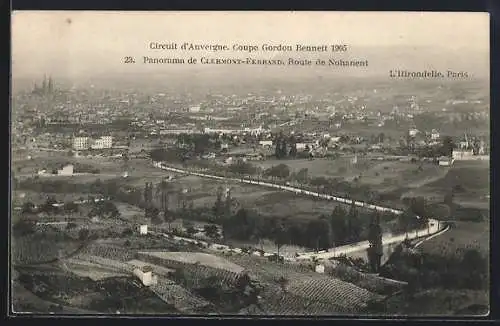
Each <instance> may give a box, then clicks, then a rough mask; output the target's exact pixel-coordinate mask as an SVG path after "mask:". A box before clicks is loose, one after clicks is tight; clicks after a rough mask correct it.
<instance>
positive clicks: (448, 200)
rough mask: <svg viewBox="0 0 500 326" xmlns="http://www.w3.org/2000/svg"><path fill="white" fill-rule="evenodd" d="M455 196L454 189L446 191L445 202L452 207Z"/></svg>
mask: <svg viewBox="0 0 500 326" xmlns="http://www.w3.org/2000/svg"><path fill="white" fill-rule="evenodd" d="M453 197H454V193H453V190H450V191H448V192H447V193H446V195H444V199H443V202H444V203H445V204H446V205H448V206H450V207H451V206H452V205H453Z"/></svg>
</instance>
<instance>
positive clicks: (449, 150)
mask: <svg viewBox="0 0 500 326" xmlns="http://www.w3.org/2000/svg"><path fill="white" fill-rule="evenodd" d="M454 147H455V144H454V142H453V138H451V137H450V136H445V137H443V142H442V146H441V155H443V156H449V157H451V156H452V154H453V148H454Z"/></svg>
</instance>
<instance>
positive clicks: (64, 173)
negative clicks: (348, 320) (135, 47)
mask: <svg viewBox="0 0 500 326" xmlns="http://www.w3.org/2000/svg"><path fill="white" fill-rule="evenodd" d="M18 15H19V17H17V18H15V19H14V25H13V26H14V28H13V35H14V37H13V40H16V34H15V31H16V25H15V24H16V19H19V24H21V22H23V20H21V18H22V15H21V14H18ZM33 15H35V14H33ZM38 15H42V14H38ZM44 15H46V16H44V17H45V19H47V20H48V18H47V17H49V16H50V15H56V14H55V13H52V14H51V13H46V14H44ZM88 15H92V14H88ZM462 15H466V14H462ZM33 17H34V16H33ZM57 17H60V18H61V19H66V20H68V19H69V18H65V17H66V16H65V15H63V14H60V16H57ZM25 18H26V19H27V18H29V16H28V15H27V16H26V17H25ZM471 18H472V17H471ZM30 19H33V21H35V20H36V19H34V18H30ZM37 19H38V18H37ZM57 19H59V18H57ZM79 19H84V16H83V15H82V16H80V15H76V18H75V17H73V18H72V21H73V23H71V24H76V23H77V21H78V20H79ZM129 19H130V20H131V19H132V18H130V17H129ZM185 19H187V17H185ZM55 20H56V19H55V16H54V19H52V20H51V21H55ZM471 20H472V19H471ZM96 21H97V18H96ZM190 21H192V20H190ZM24 22H25V21H24ZM115 23H116V22H115ZM33 24H34V23H33ZM54 24H55V23H54ZM67 24H69V23H67ZM96 24H97V23H96ZM116 24H118V23H116ZM284 24H285V23H284ZM25 26H27V25H25ZM18 28H19V29H20V28H21V27H18ZM23 28H28V27H23ZM459 32H460V31H457V33H459ZM20 33H21V32H18V34H17V35H21V34H20ZM23 33H24V32H23ZM51 33H53V30H51ZM61 33H62V34H63V32H61ZM23 35H25V34H23ZM61 37H62V36H61ZM19 39H20V38H19ZM19 42H20V43H18V45H16V43H15V42H14V47H13V50H14V51H13V58H14V60H13V61H14V62H13V79H12V80H13V91H12V110H11V148H12V149H11V153H10V156H11V171H10V174H11V213H10V219H11V230H10V270H9V276H10V280H11V287H10V299H11V312H12V313H19V314H27V313H31V314H49V313H54V314H71V315H74V314H76V315H82V314H90V315H95V314H123V315H127V314H154V315H196V314H198V315H242V316H248V315H260V316H274V315H278V316H279V315H281V316H285V315H286V316H288V315H309V316H311V315H312V316H331V315H337V316H453V315H455V316H477V315H486V314H488V313H489V309H490V303H489V281H490V275H489V252H490V243H489V235H490V208H489V207H490V188H489V187H490V181H489V175H490V148H491V143H490V101H489V96H490V94H489V76H488V74H487V73H486V74H483V73H482V72H481V71H479V70H477V71H475V70H472V69H469V70H468V71H467V78H464V77H463V76H464V74H462V75H461V76H460V77H458V75H457V76H453V78H446V77H444V76H445V74H446V71H447V70H450V71H462V70H464V71H465V69H467V68H464V67H463V66H460V63H456V66H450V67H448V68H446V67H437V68H436V67H434V66H433V67H432V69H430V70H432V71H434V70H436V71H437V70H442V71H443V72H444V74H443V76H441V77H443V78H444V79H443V78H434V77H433V78H429V79H426V78H424V79H422V78H409V79H405V80H401V79H394V78H392V77H391V76H390V75H389V73H388V71H389V69H390V68H389V69H387V71H385V70H384V71H382V72H379V71H372V72H371V73H370V72H367V74H366V75H365V76H364V77H360V76H358V75H357V73H356V72H353V73H352V74H350V73H348V72H347V71H344V72H342V73H341V74H340V73H321V78H319V77H317V76H318V75H317V73H316V72H314V73H313V70H307V69H313V68H303V69H306V70H302V71H300V72H295V71H294V72H292V73H291V74H290V75H288V74H287V73H286V72H284V70H266V69H262V70H259V69H260V68H258V67H255V69H257V70H259V71H260V72H259V73H255V74H252V73H247V72H248V71H250V70H251V69H254V67H242V68H238V67H234V68H233V67H231V68H227V67H225V68H220V69H219V68H196V69H213V70H203V71H201V70H200V72H196V71H194V70H193V71H194V72H193V71H189V72H188V71H187V70H186V73H185V74H183V72H182V71H183V70H182V69H181V70H179V71H177V70H175V71H174V70H161V69H160V68H159V69H160V72H156V73H155V72H147V73H139V72H137V71H136V70H126V68H123V71H121V72H120V71H114V72H113V71H111V70H109V73H105V72H101V73H99V74H97V73H96V74H93V73H90V72H86V75H85V74H84V73H83V72H82V71H83V69H80V70H79V72H78V73H76V72H75V74H73V75H72V74H70V73H68V74H66V75H65V74H62V73H60V72H58V71H57V69H55V68H54V69H53V68H46V67H47V64H46V62H44V61H43V60H42V61H40V63H39V66H37V67H38V68H37V69H34V66H31V67H29V69H26V67H23V66H22V65H20V64H17V66H16V62H15V61H16V60H15V59H16V57H21V54H16V53H21V52H22V51H23V50H21V48H22V46H24V45H19V44H25V43H26V41H25V40H23V42H21V41H19ZM33 42H34V41H33ZM228 42H229V41H228ZM179 44H182V42H181V43H179ZM16 46H17V48H16ZM155 46H156V47H157V48H158V47H159V45H158V44H156V45H155ZM304 46H305V45H304ZM179 47H180V45H179ZM165 48H166V47H165ZM169 49H171V50H176V46H174V45H169ZM164 50H165V49H164ZM291 50H293V48H291ZM448 50H449V49H448ZM448 50H447V51H448ZM16 51H18V52H16ZM54 51H55V50H54ZM255 51H256V52H258V49H256V50H255ZM373 51H375V50H373ZM384 51H385V50H384ZM391 51H392V50H391ZM401 51H403V52H404V51H406V50H401ZM443 51H444V50H443ZM450 51H451V50H450ZM373 53H375V52H373ZM381 53H385V52H381ZM446 53H448V52H446ZM380 55H382V54H380ZM443 55H445V54H443ZM473 55H475V54H471V56H473ZM374 56H375V55H374ZM138 58H139V56H138ZM255 58H256V60H260V59H262V58H263V57H255ZM264 59H265V58H264ZM52 60H56V59H55V58H53V59H52ZM89 60H90V61H89V62H91V59H89ZM137 60H138V61H139V59H137ZM318 60H320V59H318ZM366 60H367V63H368V60H371V61H370V62H373V60H372V57H369V58H367V59H366ZM285 61H286V60H285ZM311 62H315V61H314V60H313V59H311ZM450 62H451V61H450ZM87 64H88V67H89V68H88V70H89V71H90V70H91V69H93V68H92V67H93V66H92V64H91V63H87ZM140 64H142V63H140ZM485 64H486V66H487V62H486V63H485ZM122 65H125V64H122ZM450 65H451V63H450ZM49 66H50V65H49ZM101 67H104V66H101ZM389 67H390V65H389ZM266 68H267V67H266ZM103 69H104V68H103ZM110 69H111V68H110ZM134 69H136V68H134ZM165 69H168V68H165ZM172 69H174V68H172ZM175 69H177V68H175ZM186 69H188V68H186ZM193 69H195V68H193ZM221 69H222V70H223V71H225V70H224V69H234V70H235V71H236V72H234V73H232V74H228V77H227V78H226V77H224V76H225V75H224V74H223V73H221V72H220V70H221ZM238 69H240V70H238ZM269 69H287V70H288V69H289V68H288V67H287V68H279V67H275V68H269ZM290 69H292V68H290ZM299 69H302V68H299ZM323 69H328V68H323ZM351 69H360V68H351ZM405 69H406V68H405ZM401 70H403V69H401ZM408 70H409V69H408ZM71 71H73V70H71ZM75 71H76V70H75ZM217 71H218V72H217ZM238 71H239V72H241V73H238ZM307 71H309V72H307ZM314 71H315V70H314ZM412 71H413V70H412ZM457 73H458V72H457ZM311 75H312V77H311Z"/></svg>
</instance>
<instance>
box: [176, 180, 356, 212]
mask: <svg viewBox="0 0 500 326" xmlns="http://www.w3.org/2000/svg"><path fill="white" fill-rule="evenodd" d="M170 184H171V185H172V187H173V188H174V189H176V190H181V189H186V190H187V192H186V194H185V197H186V199H187V200H188V201H192V202H193V205H194V207H204V208H206V209H211V207H213V205H214V204H215V201H216V193H217V188H218V187H222V188H223V189H224V190H225V189H227V188H229V189H230V190H231V196H232V197H233V198H234V199H235V200H236V201H238V203H239V204H240V205H241V207H244V208H247V209H255V210H256V211H258V212H259V213H260V214H262V215H265V216H271V217H276V218H280V217H287V218H296V219H303V220H308V219H311V218H317V217H318V216H319V215H321V214H331V212H332V211H333V209H334V208H335V206H337V205H339V204H338V203H332V202H326V201H324V200H315V199H313V198H311V197H306V196H301V195H297V194H294V193H291V192H283V191H276V190H272V189H269V188H264V187H260V186H254V185H246V184H241V183H236V182H219V181H214V180H209V179H204V178H200V177H196V176H185V177H182V178H179V179H177V180H175V181H173V182H171V183H170ZM171 200H172V205H173V206H171V207H175V205H176V203H175V199H174V198H172V199H171ZM345 208H346V209H348V208H349V207H348V206H346V207H345Z"/></svg>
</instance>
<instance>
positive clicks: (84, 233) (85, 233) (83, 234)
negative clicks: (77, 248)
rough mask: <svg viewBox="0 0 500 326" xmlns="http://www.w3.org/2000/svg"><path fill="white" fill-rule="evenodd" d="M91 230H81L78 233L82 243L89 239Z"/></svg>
mask: <svg viewBox="0 0 500 326" xmlns="http://www.w3.org/2000/svg"><path fill="white" fill-rule="evenodd" d="M89 234H90V232H89V230H88V229H80V231H78V239H79V240H80V241H85V240H87V239H88V238H89Z"/></svg>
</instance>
